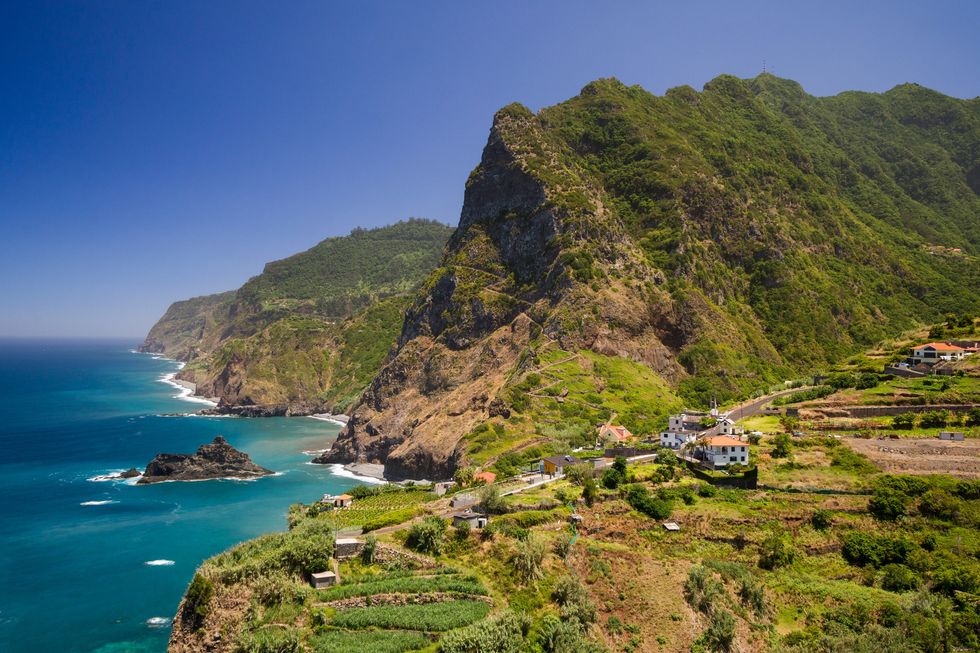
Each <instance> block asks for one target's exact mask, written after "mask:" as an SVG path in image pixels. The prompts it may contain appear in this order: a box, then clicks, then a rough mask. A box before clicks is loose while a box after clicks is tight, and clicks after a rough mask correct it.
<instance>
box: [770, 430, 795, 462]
mask: <svg viewBox="0 0 980 653" xmlns="http://www.w3.org/2000/svg"><path fill="white" fill-rule="evenodd" d="M772 444H773V447H772V457H773V458H789V456H790V454H792V453H793V438H791V437H790V436H789V434H788V433H778V434H777V435H776V437H775V438H773V440H772Z"/></svg>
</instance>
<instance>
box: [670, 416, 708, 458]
mask: <svg viewBox="0 0 980 653" xmlns="http://www.w3.org/2000/svg"><path fill="white" fill-rule="evenodd" d="M706 417H709V415H708V413H695V412H690V411H685V412H683V413H680V414H678V415H671V416H670V417H668V418H667V430H666V431H663V432H662V433H661V434H660V446H662V447H667V448H669V449H680V448H681V447H683V446H684V445H687V444H690V443H692V442H694V441H695V440H697V438H698V436H699V435H700V434H701V432H702V431H704V427H703V426H702V425H701V420H702V419H704V418H706Z"/></svg>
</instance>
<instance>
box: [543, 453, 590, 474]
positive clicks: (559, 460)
mask: <svg viewBox="0 0 980 653" xmlns="http://www.w3.org/2000/svg"><path fill="white" fill-rule="evenodd" d="M580 464H582V461H581V460H579V459H578V458H576V457H575V456H550V457H548V458H544V459H542V460H541V473H542V474H547V475H549V476H564V474H565V470H566V469H567V468H569V467H571V466H572V465H580Z"/></svg>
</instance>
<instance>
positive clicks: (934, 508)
mask: <svg viewBox="0 0 980 653" xmlns="http://www.w3.org/2000/svg"><path fill="white" fill-rule="evenodd" d="M962 505H963V502H962V501H960V500H959V499H957V498H956V497H954V496H953V495H952V494H950V493H949V492H947V491H946V490H940V489H939V488H933V489H931V490H929V491H928V492H926V493H925V494H923V495H922V496H921V497H919V512H921V513H922V514H923V515H929V516H930V517H936V518H937V519H942V520H944V521H955V520H956V519H957V518H958V517H959V515H960V510H961V509H962Z"/></svg>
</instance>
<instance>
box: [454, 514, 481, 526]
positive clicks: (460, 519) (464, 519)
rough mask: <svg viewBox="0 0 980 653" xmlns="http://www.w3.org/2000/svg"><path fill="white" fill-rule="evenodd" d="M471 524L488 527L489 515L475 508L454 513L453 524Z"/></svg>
mask: <svg viewBox="0 0 980 653" xmlns="http://www.w3.org/2000/svg"><path fill="white" fill-rule="evenodd" d="M463 523H466V524H469V525H470V528H486V526H487V516H486V515H483V514H481V513H478V512H474V511H473V510H464V511H463V512H457V513H456V514H454V515H453V526H459V525H460V524H463Z"/></svg>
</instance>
